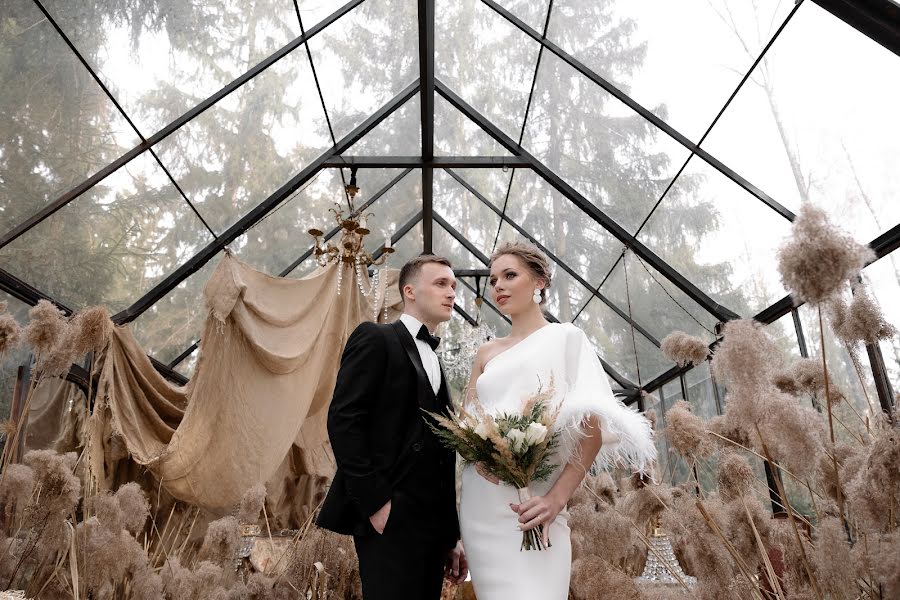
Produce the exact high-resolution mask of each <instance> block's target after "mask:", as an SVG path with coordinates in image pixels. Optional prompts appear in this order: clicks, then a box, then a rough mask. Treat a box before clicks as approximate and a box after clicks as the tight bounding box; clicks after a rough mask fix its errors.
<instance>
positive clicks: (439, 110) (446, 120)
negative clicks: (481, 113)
mask: <svg viewBox="0 0 900 600" xmlns="http://www.w3.org/2000/svg"><path fill="white" fill-rule="evenodd" d="M434 153H435V154H436V155H437V156H509V152H507V151H506V149H505V148H504V147H503V146H501V145H500V143H499V142H497V140H495V139H494V138H492V137H491V136H489V135H488V134H487V133H485V131H484V130H483V129H482V128H481V127H479V126H478V125H477V124H476V123H475V122H474V121H472V120H471V119H469V118H468V117H467V116H466V115H464V114H462V113H461V112H459V111H458V110H456V108H454V107H453V106H452V105H451V104H450V103H449V102H447V101H446V100H444V97H443V96H440V95H437V94H436V95H435V97H434Z"/></svg>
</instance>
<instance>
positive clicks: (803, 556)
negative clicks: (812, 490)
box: [756, 426, 823, 600]
mask: <svg viewBox="0 0 900 600" xmlns="http://www.w3.org/2000/svg"><path fill="white" fill-rule="evenodd" d="M756 435H758V436H759V443H760V444H762V448H763V453H764V454H765V455H766V460H768V461H769V464H775V461H773V460H772V456H771V454H770V453H769V447H768V446H766V441H765V440H764V439H763V437H762V433H760V431H759V426H756ZM773 479H774V480H775V485H776V486H778V494H779V495H780V496H781V499H782V500H784V501H785V503H786V504H790V502H789V501H788V499H787V494H786V493H785V491H784V485H783V484H782V483H781V479H780V478H778V477H773ZM787 516H788V521H789V522H790V524H791V528H792V529H793V530H794V538H795V539H796V540H797V546H798V547H799V548H800V558H801V560H802V561H803V568H804V569H805V570H806V574H807V576H808V577H809V582H810V585H812V588H813V592H815V594H816V598H818V599H819V600H823V598H822V591H821V590H820V589H819V583H818V581H817V580H816V576H815V574H814V573H813V570H812V567H810V566H809V559H808V558H807V557H806V548H804V547H803V540H802V539H801V538H800V529H799V528H798V527H797V521H796V520H795V519H794V509H793V508H791V507H790V506H788V507H787Z"/></svg>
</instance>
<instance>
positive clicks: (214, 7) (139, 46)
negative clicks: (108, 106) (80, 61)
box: [45, 0, 300, 137]
mask: <svg viewBox="0 0 900 600" xmlns="http://www.w3.org/2000/svg"><path fill="white" fill-rule="evenodd" d="M45 5H46V7H47V10H48V12H49V13H50V14H51V15H52V16H53V17H54V19H55V20H56V21H57V22H58V23H59V25H60V27H61V28H62V30H63V31H64V32H65V34H66V36H68V37H69V39H70V40H71V41H72V43H73V44H74V45H75V47H76V48H77V49H78V51H79V52H80V53H81V54H82V55H83V56H84V58H85V60H87V62H88V64H89V65H91V67H92V68H93V69H94V71H95V72H97V74H98V75H99V76H100V78H101V79H102V80H103V82H104V83H105V84H106V86H107V87H108V88H109V90H110V92H111V93H112V94H113V96H114V97H115V98H116V99H117V100H118V101H119V103H120V104H121V105H122V108H124V109H125V112H126V113H128V115H129V116H130V117H131V118H132V120H133V121H134V123H135V125H137V127H138V129H139V130H140V131H141V133H142V134H143V135H144V137H150V136H151V135H152V134H154V133H156V132H157V131H159V130H160V129H162V128H163V127H164V126H165V125H167V124H168V123H170V122H171V121H173V120H175V119H176V118H177V117H179V116H181V115H182V114H184V113H186V112H187V111H188V110H190V109H191V108H193V107H194V106H196V105H197V104H199V103H200V102H201V101H202V100H204V99H206V98H207V97H209V96H211V95H212V94H213V93H215V92H217V91H218V90H219V89H221V88H222V87H224V86H225V85H227V84H229V83H231V82H232V81H233V80H235V79H236V78H237V77H239V76H240V75H242V74H244V73H245V72H247V71H249V70H250V69H251V68H253V67H254V66H256V65H257V64H258V63H259V62H260V61H262V60H263V59H264V58H266V57H267V56H269V55H270V54H273V53H274V52H275V51H276V50H278V49H279V48H281V47H282V46H284V45H285V44H287V43H288V42H289V41H291V40H292V39H294V38H295V37H297V36H299V35H300V24H299V22H298V21H297V15H296V13H295V12H294V8H293V6H292V5H291V3H290V2H284V1H282V0H251V1H249V2H236V1H235V0H211V1H206V2H184V1H183V0H158V1H156V2H128V1H127V0H107V1H105V2H69V1H66V0H49V1H48V2H46V3H45Z"/></svg>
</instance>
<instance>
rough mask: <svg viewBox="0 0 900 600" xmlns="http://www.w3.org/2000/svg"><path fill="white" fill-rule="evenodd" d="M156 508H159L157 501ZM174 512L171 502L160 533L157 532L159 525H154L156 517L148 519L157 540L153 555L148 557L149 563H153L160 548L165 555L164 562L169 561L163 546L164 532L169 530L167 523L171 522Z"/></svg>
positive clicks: (157, 556)
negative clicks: (167, 516) (170, 508)
mask: <svg viewBox="0 0 900 600" xmlns="http://www.w3.org/2000/svg"><path fill="white" fill-rule="evenodd" d="M156 508H157V509H159V504H158V503H157V505H156ZM173 514H175V504H172V510H170V511H169V518H168V519H166V526H165V527H163V530H162V533H160V532H159V527H157V526H156V518H155V517H154V518H152V519H150V523H151V524H152V526H153V530H154V531H156V539H158V540H159V541H158V542H157V544H156V549H155V550H154V551H153V556H152V557H151V558H150V564H151V565H155V564H156V560H157V559H158V558H159V553H160V550H162V553H163V554H165V555H166V562H168V561H169V553H168V552H167V551H166V547H165V543H164V542H165V539H166V534H167V533H168V531H169V524H171V523H172V515H173Z"/></svg>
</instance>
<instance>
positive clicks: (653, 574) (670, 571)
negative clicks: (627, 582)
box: [635, 517, 697, 587]
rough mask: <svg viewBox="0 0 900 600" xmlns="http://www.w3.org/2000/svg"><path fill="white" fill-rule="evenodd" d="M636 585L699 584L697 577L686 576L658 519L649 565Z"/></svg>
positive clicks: (652, 537) (651, 543) (636, 580)
mask: <svg viewBox="0 0 900 600" xmlns="http://www.w3.org/2000/svg"><path fill="white" fill-rule="evenodd" d="M679 580H681V581H679ZM635 582H636V583H639V584H641V583H643V584H657V585H659V584H662V585H681V584H682V583H683V584H684V585H686V586H687V587H693V586H694V585H696V583H697V579H696V578H695V577H691V576H690V575H686V574H685V572H684V569H682V568H681V565H680V564H678V559H677V558H676V557H675V550H674V549H673V548H672V541H671V540H670V539H669V536H668V534H667V533H666V532H665V531H663V530H662V528H661V527H660V524H659V517H657V521H656V526H655V527H654V528H653V535H652V536H650V548H648V550H647V564H645V565H644V572H643V573H642V574H641V576H640V577H635Z"/></svg>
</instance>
